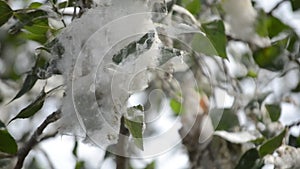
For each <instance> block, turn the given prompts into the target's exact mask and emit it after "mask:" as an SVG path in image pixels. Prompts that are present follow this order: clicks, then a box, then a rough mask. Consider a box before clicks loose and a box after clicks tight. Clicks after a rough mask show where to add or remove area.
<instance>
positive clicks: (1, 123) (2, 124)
mask: <svg viewBox="0 0 300 169" xmlns="http://www.w3.org/2000/svg"><path fill="white" fill-rule="evenodd" d="M1 128H5V124H4V123H3V122H2V121H1V120H0V129H1Z"/></svg>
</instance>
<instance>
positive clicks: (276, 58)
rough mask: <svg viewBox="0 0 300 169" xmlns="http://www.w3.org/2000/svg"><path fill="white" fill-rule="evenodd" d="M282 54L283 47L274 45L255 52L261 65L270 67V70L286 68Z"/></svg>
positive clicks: (254, 55) (256, 58)
mask: <svg viewBox="0 0 300 169" xmlns="http://www.w3.org/2000/svg"><path fill="white" fill-rule="evenodd" d="M281 54H282V50H281V47H280V46H277V45H273V46H270V47H266V48H260V49H258V50H256V51H255V52H254V53H253V57H254V60H255V62H256V63H257V64H258V65H259V67H261V68H264V69H268V70H270V71H280V70H282V69H283V68H284V64H285V62H284V60H283V57H281Z"/></svg>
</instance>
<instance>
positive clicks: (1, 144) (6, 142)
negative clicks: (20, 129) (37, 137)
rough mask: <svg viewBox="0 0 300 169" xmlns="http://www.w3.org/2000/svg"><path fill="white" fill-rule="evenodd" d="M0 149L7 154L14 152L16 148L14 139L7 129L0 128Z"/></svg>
mask: <svg viewBox="0 0 300 169" xmlns="http://www.w3.org/2000/svg"><path fill="white" fill-rule="evenodd" d="M0 140H1V141H0V151H1V152H4V153H8V154H16V153H17V150H18V146H17V143H16V141H15V139H14V138H13V137H12V136H11V135H10V134H9V133H8V131H7V130H0Z"/></svg>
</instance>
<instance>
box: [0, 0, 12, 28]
mask: <svg viewBox="0 0 300 169" xmlns="http://www.w3.org/2000/svg"><path fill="white" fill-rule="evenodd" d="M12 15H13V10H12V9H11V8H10V6H9V5H8V4H7V3H6V2H5V1H1V0H0V26H2V25H3V24H5V23H6V22H7V21H8V20H9V19H10V18H11V17H12Z"/></svg>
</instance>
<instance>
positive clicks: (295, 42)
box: [286, 32, 300, 52]
mask: <svg viewBox="0 0 300 169" xmlns="http://www.w3.org/2000/svg"><path fill="white" fill-rule="evenodd" d="M299 43H300V42H299V37H298V36H297V34H296V33H295V32H293V33H291V34H290V35H289V39H288V43H287V46H286V49H287V50H288V51H289V52H294V51H295V50H298V49H299V46H300V45H299Z"/></svg>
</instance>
